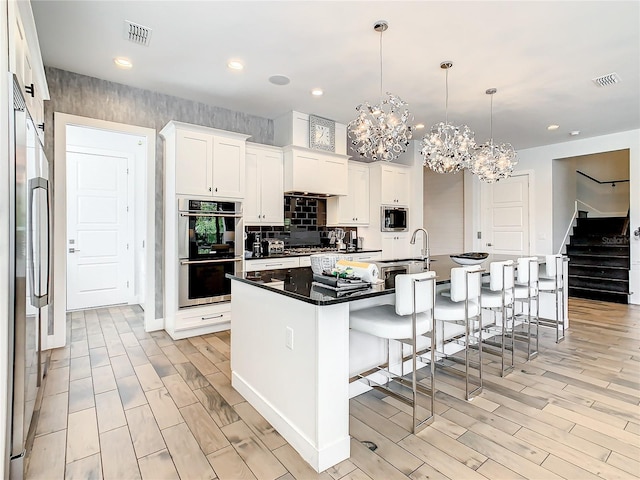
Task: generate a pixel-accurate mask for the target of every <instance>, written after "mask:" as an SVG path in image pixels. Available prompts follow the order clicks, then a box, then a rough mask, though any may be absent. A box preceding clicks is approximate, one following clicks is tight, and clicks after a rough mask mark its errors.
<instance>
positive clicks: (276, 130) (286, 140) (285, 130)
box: [273, 111, 347, 155]
mask: <svg viewBox="0 0 640 480" xmlns="http://www.w3.org/2000/svg"><path fill="white" fill-rule="evenodd" d="M335 125H336V135H335V153H337V154H340V155H346V153H347V126H346V125H345V124H344V123H337V122H336V124H335ZM273 137H274V142H275V144H276V145H279V146H281V147H285V146H287V145H295V146H297V147H305V148H309V114H308V113H302V112H295V111H290V112H287V113H285V114H284V115H281V116H280V117H277V118H274V119H273Z"/></svg>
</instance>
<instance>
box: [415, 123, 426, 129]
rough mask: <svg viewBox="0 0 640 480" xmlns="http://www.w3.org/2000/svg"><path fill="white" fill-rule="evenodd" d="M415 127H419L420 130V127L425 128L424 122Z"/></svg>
mask: <svg viewBox="0 0 640 480" xmlns="http://www.w3.org/2000/svg"><path fill="white" fill-rule="evenodd" d="M415 128H416V129H418V130H419V129H421V128H424V123H418V124H417V125H416V126H415Z"/></svg>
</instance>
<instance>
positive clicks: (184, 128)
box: [161, 122, 249, 199]
mask: <svg viewBox="0 0 640 480" xmlns="http://www.w3.org/2000/svg"><path fill="white" fill-rule="evenodd" d="M161 134H162V135H163V136H164V137H165V139H166V138H168V137H169V136H171V137H174V138H175V144H174V149H173V151H169V150H167V162H175V182H176V184H175V192H176V194H178V195H194V196H200V197H212V198H220V199H242V198H244V189H245V188H244V183H245V143H246V139H247V138H249V135H243V134H239V133H234V132H227V131H224V130H217V129H213V128H207V127H202V126H199V125H190V124H186V123H180V122H169V123H168V124H167V126H165V128H164V129H162V132H161Z"/></svg>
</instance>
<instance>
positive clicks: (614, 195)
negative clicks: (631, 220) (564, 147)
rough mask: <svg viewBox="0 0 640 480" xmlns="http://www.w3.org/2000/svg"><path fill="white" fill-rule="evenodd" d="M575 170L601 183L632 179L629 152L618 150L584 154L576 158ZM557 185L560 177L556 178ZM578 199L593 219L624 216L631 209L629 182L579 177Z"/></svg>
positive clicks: (577, 176)
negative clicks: (630, 177) (630, 176)
mask: <svg viewBox="0 0 640 480" xmlns="http://www.w3.org/2000/svg"><path fill="white" fill-rule="evenodd" d="M572 160H573V161H574V163H575V170H580V171H581V172H583V173H585V174H587V175H589V176H590V177H592V178H595V179H596V180H599V181H601V182H607V181H612V180H624V179H628V178H629V151H628V150H626V149H625V150H617V151H615V152H606V153H602V154H596V155H582V156H580V157H574V158H573V159H572ZM553 182H554V184H555V183H556V178H555V176H554V178H553ZM575 182H576V194H577V196H576V198H577V199H578V200H580V201H581V202H584V203H582V205H581V207H582V208H581V210H587V211H588V212H589V216H590V217H598V216H600V217H621V216H626V215H627V209H628V208H629V182H621V183H617V184H616V186H615V187H613V186H611V184H608V183H607V184H599V183H598V182H594V181H593V180H590V179H589V178H587V177H585V176H583V175H579V174H576V179H575Z"/></svg>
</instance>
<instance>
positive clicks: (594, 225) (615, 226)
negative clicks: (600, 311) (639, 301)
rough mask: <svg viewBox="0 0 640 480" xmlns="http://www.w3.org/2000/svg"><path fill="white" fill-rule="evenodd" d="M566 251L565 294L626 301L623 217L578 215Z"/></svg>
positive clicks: (626, 245) (626, 256)
mask: <svg viewBox="0 0 640 480" xmlns="http://www.w3.org/2000/svg"><path fill="white" fill-rule="evenodd" d="M576 220H577V222H578V223H577V225H576V227H574V229H573V234H572V235H571V238H570V241H569V245H567V255H568V256H569V296H571V297H581V298H590V299H592V300H604V301H607V302H616V303H628V301H629V297H628V295H629V261H630V260H629V258H630V255H629V231H628V226H627V225H628V224H627V218H626V217H599V218H586V217H582V216H580V217H578V218H577V219H576Z"/></svg>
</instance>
